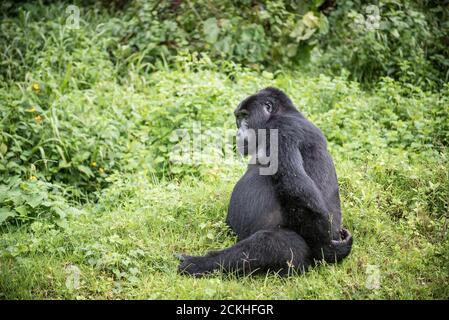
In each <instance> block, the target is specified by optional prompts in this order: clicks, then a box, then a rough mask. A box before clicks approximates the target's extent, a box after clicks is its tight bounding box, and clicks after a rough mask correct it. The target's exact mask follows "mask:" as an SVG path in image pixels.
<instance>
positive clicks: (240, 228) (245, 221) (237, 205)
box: [226, 165, 282, 240]
mask: <svg viewBox="0 0 449 320" xmlns="http://www.w3.org/2000/svg"><path fill="white" fill-rule="evenodd" d="M226 222H227V224H228V225H229V226H230V227H231V228H232V230H233V231H234V232H235V233H237V235H238V237H239V240H242V239H244V238H246V237H248V236H250V235H251V234H253V233H255V232H256V231H258V230H262V229H270V228H273V227H277V226H279V225H281V223H282V215H281V206H280V204H279V201H278V199H277V197H276V192H275V190H274V187H273V184H272V181H271V176H264V175H260V174H259V167H258V166H257V165H249V166H248V170H247V171H246V173H245V174H244V175H243V177H242V178H240V180H239V181H238V182H237V184H236V185H235V187H234V190H233V191H232V195H231V201H230V204H229V209H228V216H227V219H226Z"/></svg>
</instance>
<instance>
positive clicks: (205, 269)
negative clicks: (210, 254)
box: [178, 255, 214, 277]
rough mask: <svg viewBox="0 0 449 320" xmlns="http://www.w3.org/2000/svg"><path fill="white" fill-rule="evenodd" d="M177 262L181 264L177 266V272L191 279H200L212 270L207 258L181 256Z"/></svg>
mask: <svg viewBox="0 0 449 320" xmlns="http://www.w3.org/2000/svg"><path fill="white" fill-rule="evenodd" d="M179 260H180V261H181V262H180V264H179V266H178V272H179V273H181V274H187V275H190V276H193V277H202V276H204V275H206V274H208V273H211V272H212V271H213V270H214V268H213V265H212V264H211V262H210V259H208V258H207V257H193V256H187V255H181V256H180V257H179Z"/></svg>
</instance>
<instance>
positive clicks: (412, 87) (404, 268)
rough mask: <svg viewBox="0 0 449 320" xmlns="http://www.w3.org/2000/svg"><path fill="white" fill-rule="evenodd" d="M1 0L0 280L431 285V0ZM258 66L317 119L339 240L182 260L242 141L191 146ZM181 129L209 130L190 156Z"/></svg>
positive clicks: (436, 126)
mask: <svg viewBox="0 0 449 320" xmlns="http://www.w3.org/2000/svg"><path fill="white" fill-rule="evenodd" d="M14 3H15V2H14V1H4V2H3V3H2V4H0V7H2V12H4V13H3V16H2V17H1V20H0V21H1V29H0V56H1V59H0V298H3V299H4V298H9V299H11V298H12V299H24V298H41V299H48V298H58V299H60V298H72V299H92V298H101V299H115V298H143V299H148V298H155V299H159V298H169V299H172V298H186V299H192V298H193V299H195V298H216V299H228V298H229V299H231V298H248V299H262V298H275V299H279V298H286V299H307V298H330V299H340V298H350V299H367V298H368V299H377V298H387V299H390V298H393V299H429V298H437V299H447V298H449V255H448V253H449V237H448V222H449V221H448V219H449V152H448V145H449V113H448V109H449V108H448V106H449V85H448V84H447V82H448V78H447V77H448V75H449V72H448V65H449V62H448V61H449V55H448V52H447V50H448V49H447V43H446V41H447V39H446V38H447V34H448V32H447V29H448V28H449V25H448V22H447V21H448V20H447V10H446V11H445V10H444V5H443V4H441V5H435V4H432V3H430V2H429V3H427V2H426V1H387V0H384V1H380V2H378V3H376V6H377V8H378V9H379V10H380V11H379V12H380V13H379V14H380V22H379V21H377V20H376V19H377V18H373V19H374V20H373V21H372V20H368V21H371V22H372V23H374V26H373V25H370V24H367V20H360V19H361V18H360V16H358V15H357V14H358V13H360V14H362V18H363V19H366V18H367V17H366V14H367V13H366V10H367V8H366V7H365V6H363V5H362V4H361V1H341V2H340V1H339V4H338V5H337V6H331V7H326V6H324V5H325V4H326V3H327V1H310V2H309V4H307V5H303V6H301V7H298V6H297V5H296V1H277V0H274V1H238V2H237V1H230V3H226V2H213V1H169V2H163V1H162V2H161V1H137V0H134V1H131V2H129V3H127V4H126V5H125V6H124V7H123V8H122V9H117V8H115V9H114V8H107V7H105V6H101V5H99V4H93V3H92V1H91V2H89V1H79V2H78V3H77V5H78V6H79V9H80V18H81V20H80V23H79V27H78V28H71V27H70V25H69V21H68V20H67V19H69V18H70V14H71V12H70V11H67V6H68V5H69V4H70V3H65V2H58V3H51V4H45V3H42V1H40V2H39V1H38V2H26V1H25V2H23V3H21V4H20V5H19V6H17V5H16V4H14ZM13 4H14V5H13ZM369 10H372V8H371V9H368V11H369ZM370 12H371V11H369V12H368V13H370ZM370 19H371V18H370ZM351 21H352V22H351ZM354 21H355V23H356V24H358V25H360V23H361V24H362V25H363V26H364V27H367V26H368V27H369V28H371V27H373V29H372V30H371V29H370V30H368V31H369V32H367V30H365V31H363V30H360V29H357V28H353V27H351V26H350V23H354ZM371 22H370V23H371ZM377 22H379V27H376V23H377ZM395 30H396V31H395ZM268 85H271V86H276V87H279V88H282V89H283V90H285V91H286V93H287V94H288V95H289V96H290V97H291V98H292V100H293V101H294V102H295V104H296V105H297V106H298V108H299V109H300V110H301V111H303V112H304V113H305V114H306V115H307V117H309V118H310V119H311V120H312V121H313V122H314V123H316V124H317V125H318V126H319V127H320V128H321V129H322V130H323V132H324V134H325V135H326V137H327V139H328V141H329V148H330V151H331V154H332V156H333V158H334V161H335V163H336V167H337V173H338V176H339V182H340V186H341V196H342V207H343V212H344V224H345V226H347V228H348V229H349V230H351V232H352V233H353V235H354V239H355V244H354V247H353V252H352V253H351V255H350V256H349V257H348V258H347V259H346V260H345V261H343V262H342V263H340V264H338V265H326V266H318V267H316V268H314V269H313V270H312V271H311V272H309V273H307V274H306V275H302V276H294V277H290V278H280V277H277V276H276V275H266V276H256V277H245V278H236V277H234V276H225V275H222V274H216V275H213V276H210V277H207V278H204V279H192V278H188V277H184V276H180V275H178V274H177V273H176V267H177V259H176V258H175V257H174V254H175V253H179V252H193V253H198V254H202V253H204V252H206V251H208V250H211V249H219V248H223V247H225V246H229V245H231V244H232V243H234V242H235V237H234V236H233V234H232V233H231V232H230V230H229V229H228V228H227V226H226V225H225V223H224V218H225V214H226V210H227V204H228V201H229V197H230V193H231V191H232V187H233V185H234V184H235V182H236V181H237V180H238V178H239V176H240V175H241V174H242V173H243V171H244V169H245V161H246V160H245V159H240V158H237V157H231V158H229V159H228V158H226V160H229V161H222V159H221V158H220V157H219V158H216V149H217V148H207V146H213V147H215V144H214V141H215V140H214V139H216V138H217V137H218V138H220V137H224V136H225V135H226V132H227V130H231V131H232V130H234V126H235V124H234V119H233V114H232V111H233V109H234V108H235V106H236V105H237V103H238V102H239V101H240V100H241V99H243V98H244V97H246V96H247V95H249V94H252V93H254V92H255V91H257V90H259V89H261V88H263V87H265V86H268ZM198 124H200V128H199V129H198V128H196V126H197V125H198ZM179 129H181V130H185V132H187V133H189V134H190V136H192V137H193V136H195V135H196V133H197V132H196V131H195V130H200V131H201V132H202V133H203V136H204V137H206V138H207V139H211V140H206V141H203V143H202V145H203V147H204V148H203V150H202V155H203V161H201V162H183V163H181V162H177V161H173V158H172V154H173V153H175V152H176V150H177V148H178V146H179V142H180V141H179V139H178V138H179V137H178V136H176V134H174V133H176V132H177V130H179ZM194 151H199V150H194ZM194 154H195V152H194ZM219 156H220V154H219ZM373 267H374V269H375V270H379V274H380V286H379V288H372V287H370V285H368V284H369V281H370V271H369V270H372V268H373Z"/></svg>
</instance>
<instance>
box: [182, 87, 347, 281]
mask: <svg viewBox="0 0 449 320" xmlns="http://www.w3.org/2000/svg"><path fill="white" fill-rule="evenodd" d="M234 114H235V116H236V123H237V127H238V131H237V145H238V146H239V147H238V149H239V151H240V152H241V153H243V154H244V155H249V156H251V157H252V158H251V159H252V161H250V164H249V165H248V168H247V171H246V172H245V174H244V175H243V177H242V178H241V179H240V180H239V181H238V182H237V184H236V185H235V187H234V190H233V192H232V195H231V201H230V204H229V209H228V216H227V219H226V222H227V224H228V225H229V226H230V227H231V229H232V230H233V231H234V232H235V233H236V234H237V236H238V242H237V243H236V244H235V245H234V246H232V247H230V248H227V249H224V250H220V251H211V252H209V253H208V254H206V255H205V256H187V255H181V256H180V260H181V262H180V265H179V268H178V271H179V272H181V273H184V274H188V275H192V276H202V275H205V274H207V273H211V272H212V271H214V270H222V271H224V272H235V273H237V274H252V273H255V272H267V271H268V272H276V273H278V274H280V275H282V276H284V275H290V274H292V272H293V271H296V272H300V273H303V272H305V271H307V269H308V268H309V267H310V266H313V265H316V264H317V263H318V262H319V261H322V260H324V261H326V262H328V263H333V262H338V261H341V260H342V259H343V258H345V257H346V256H347V255H348V254H349V253H350V251H351V247H352V236H351V234H350V233H349V232H348V230H346V229H344V228H342V225H341V219H342V217H341V209H340V196H339V189H338V182H337V175H336V172H335V167H334V164H333V161H332V158H331V156H330V154H329V152H328V151H327V142H326V138H325V137H324V135H323V133H322V132H321V130H320V129H318V128H317V127H316V126H315V125H314V124H312V123H311V122H310V121H309V120H307V119H306V118H305V117H304V115H302V114H301V113H300V112H299V111H298V110H297V109H296V107H295V106H294V105H293V103H292V101H291V100H290V99H289V98H288V97H287V95H286V94H285V93H284V92H282V91H281V90H279V89H276V88H272V87H268V88H265V89H263V90H261V91H259V92H258V93H256V94H254V95H252V96H249V97H248V98H246V99H244V100H243V101H242V102H241V103H240V104H239V105H238V107H237V109H236V110H235V112H234ZM273 129H274V130H273ZM262 131H264V132H265V134H266V135H267V136H269V139H268V138H267V139H266V140H269V141H268V142H266V141H265V142H263V141H262V140H263V139H260V137H261V135H260V134H259V133H260V132H262ZM251 132H255V133H257V138H256V134H250V133H251ZM274 133H276V134H277V136H276V138H277V141H275V142H274V144H275V147H276V148H275V152H273V150H272V147H273V141H272V140H276V139H272V137H273V136H274V135H275V134H274ZM255 140H257V143H254V142H255ZM254 146H255V147H254ZM267 159H269V161H267ZM273 159H275V160H277V164H276V167H275V168H274V169H273V170H271V172H270V170H268V169H269V168H268V166H270V165H271V164H272V162H274V160H273ZM264 169H265V172H263V171H262V170H264ZM266 171H269V173H268V174H267V172H266Z"/></svg>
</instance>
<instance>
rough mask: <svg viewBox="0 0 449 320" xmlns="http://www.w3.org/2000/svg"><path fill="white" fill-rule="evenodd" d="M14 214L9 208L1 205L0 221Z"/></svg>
mask: <svg viewBox="0 0 449 320" xmlns="http://www.w3.org/2000/svg"><path fill="white" fill-rule="evenodd" d="M15 215H16V213H15V212H13V211H11V210H9V209H8V208H4V207H1V208H0V223H2V222H4V221H5V220H6V219H8V218H9V217H14V216H15Z"/></svg>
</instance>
